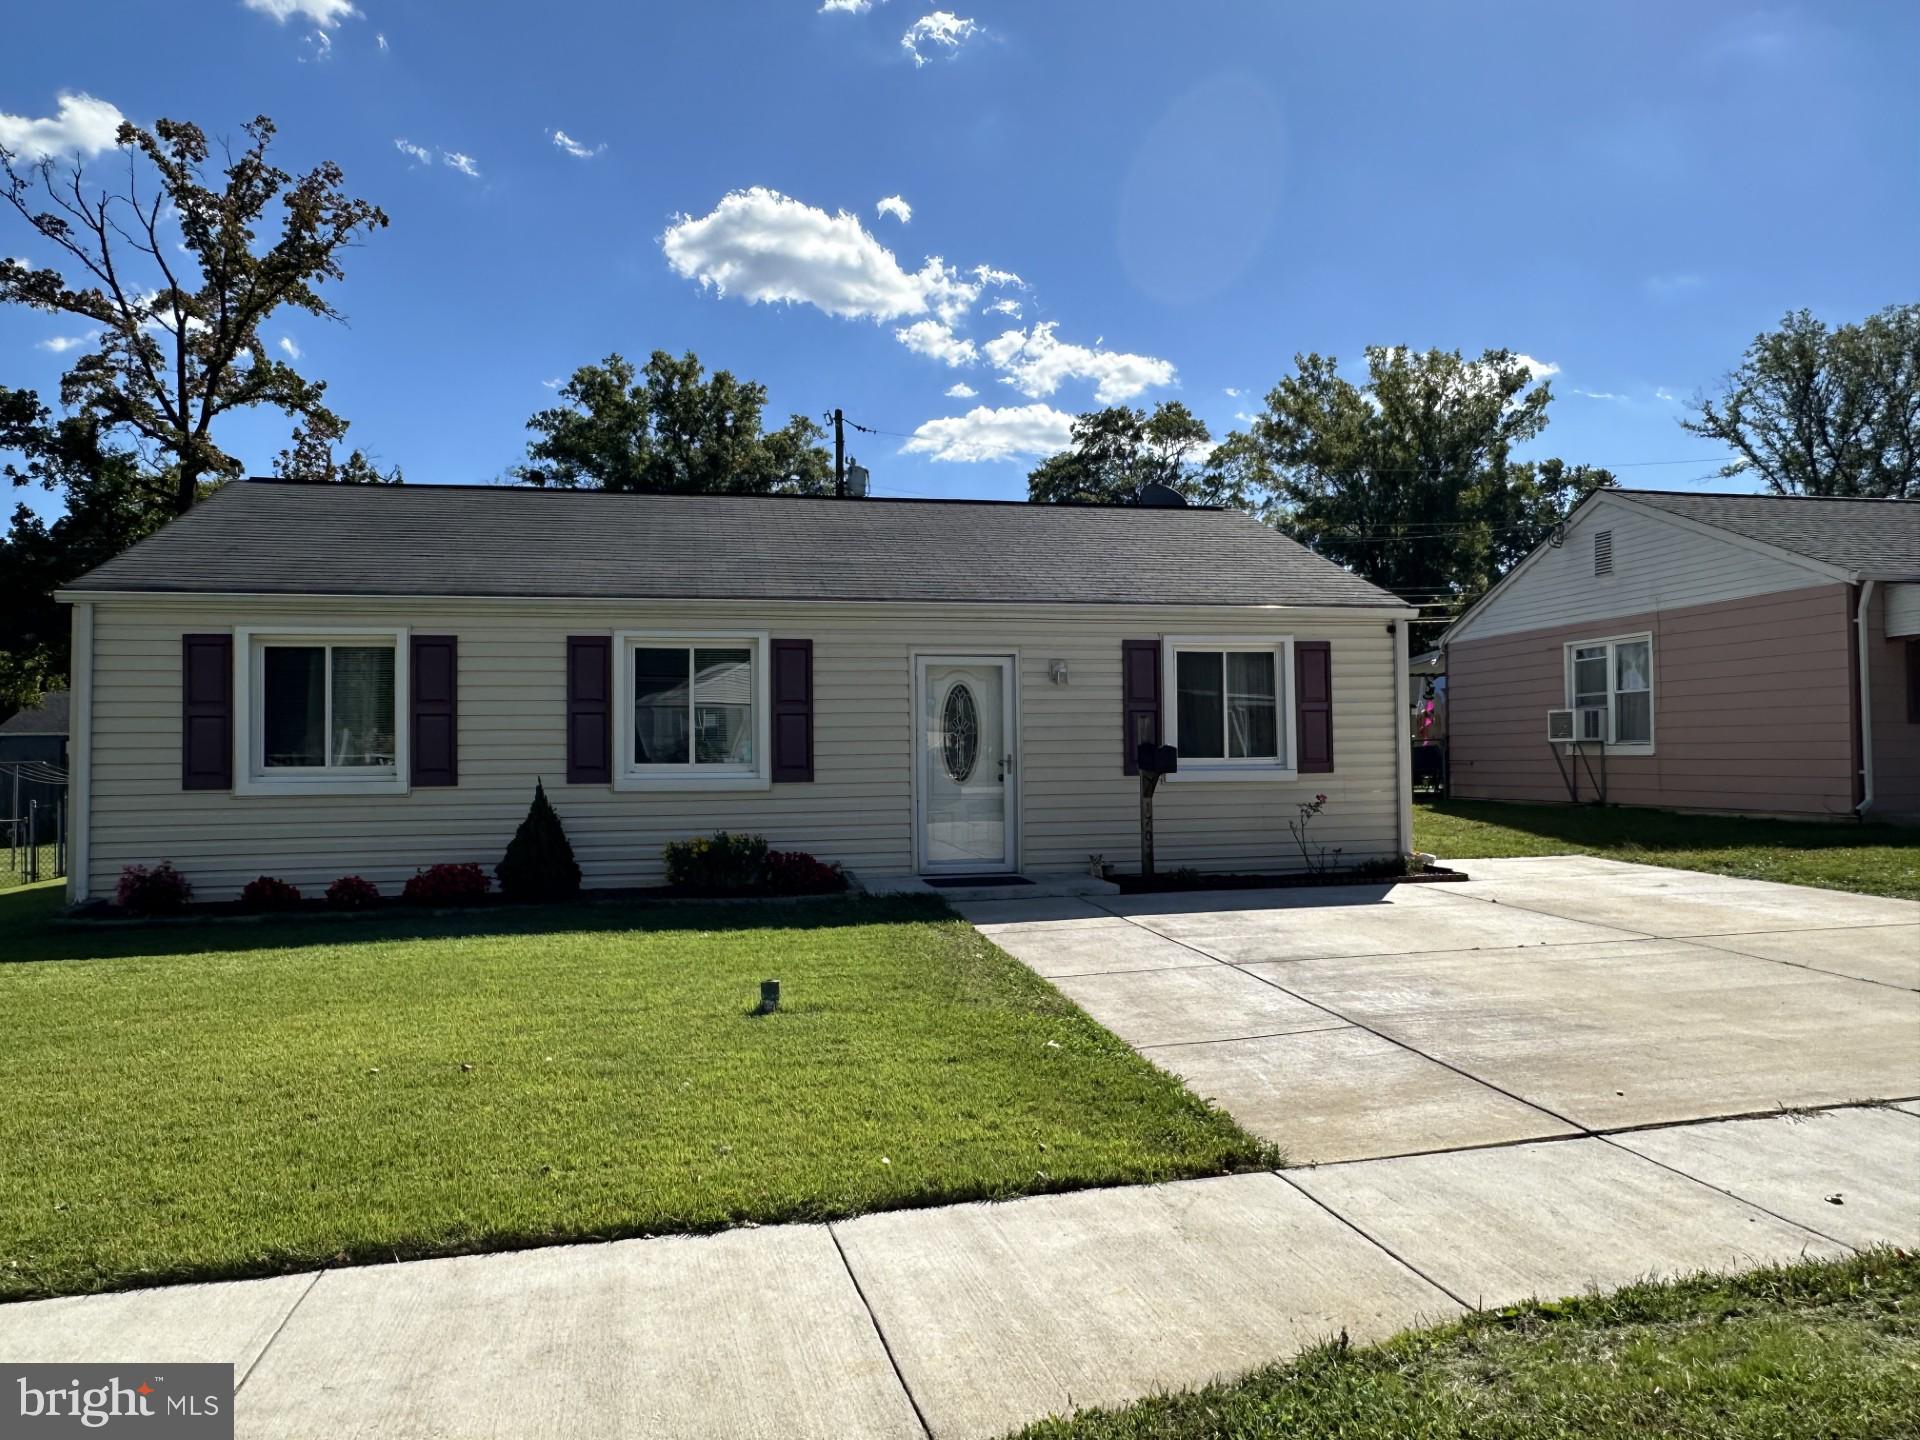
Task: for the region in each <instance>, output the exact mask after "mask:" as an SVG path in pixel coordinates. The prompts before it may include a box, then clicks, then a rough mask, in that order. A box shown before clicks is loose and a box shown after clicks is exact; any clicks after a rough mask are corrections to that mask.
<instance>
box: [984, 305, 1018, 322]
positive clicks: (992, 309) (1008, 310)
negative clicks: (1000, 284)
mask: <svg viewBox="0 0 1920 1440" xmlns="http://www.w3.org/2000/svg"><path fill="white" fill-rule="evenodd" d="M985 313H987V314H988V315H1011V316H1012V317H1013V318H1014V319H1016V320H1018V319H1019V318H1020V302H1019V301H1018V300H996V301H994V302H993V303H992V304H991V305H989V306H987V308H986V312H985Z"/></svg>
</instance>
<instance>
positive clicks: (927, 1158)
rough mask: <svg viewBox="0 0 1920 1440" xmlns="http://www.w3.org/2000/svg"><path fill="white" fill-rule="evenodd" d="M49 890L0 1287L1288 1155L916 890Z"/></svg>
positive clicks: (851, 1204)
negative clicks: (118, 898)
mask: <svg viewBox="0 0 1920 1440" xmlns="http://www.w3.org/2000/svg"><path fill="white" fill-rule="evenodd" d="M59 899H60V896H59V892H58V890H57V888H55V887H53V886H41V887H36V888H32V889H27V890H21V891H16V892H14V893H12V894H10V895H6V896H0V937H4V938H0V957H4V958H5V959H7V960H10V961H18V962H21V963H6V964H0V1017H4V1022H3V1023H4V1043H0V1095H4V1096H5V1097H6V1103H5V1104H4V1105H0V1156H4V1157H5V1163H4V1164H3V1165H0V1299H20V1298H24V1297H27V1296H36V1295H50V1294H58V1293H67V1292H78V1291H88V1290H97V1289H109V1288H116V1287H123V1286H131V1285H140V1284H148V1283H153V1282H156V1281H174V1280H185V1279H190V1278H209V1277H215V1276H236V1275H254V1274H268V1273H273V1272H276V1271H281V1270H289V1269H302V1268H311V1267H316V1266H323V1265H328V1264H333V1263H338V1262H351V1261H375V1260H390V1259H394V1258H397V1257H407V1256H419V1255H433V1254H448V1253H452V1252H459V1251H468V1250H487V1249H499V1248H506V1247H511V1246H519V1245H533V1244H541V1243H546V1242H550V1241H556V1240H563V1239H579V1238H589V1237H608V1236H616V1235H638V1234H647V1233H652V1232H658V1231H672V1230H703V1229H710V1228H716V1227H721V1226H727V1225H734V1224H739V1223H742V1222H745V1221H763V1222H764V1221H777V1220H802V1219H821V1218H825V1217H830V1216H839V1215H849V1214H854V1213H856V1212H859V1211H864V1210H873V1209H879V1208H885V1207H889V1206H900V1205H926V1204H936V1203H940V1202H943V1201H955V1200H964V1199H976V1198H982V1197H996V1196H1008V1195H1016V1194H1024V1193H1030V1192H1034V1191H1043V1190H1063V1189H1071V1188H1075V1187H1079V1186H1086V1185H1103V1184H1118V1183H1127V1182H1137V1181H1146V1180H1163V1179H1168V1178H1172V1177H1175V1176H1189V1175H1207V1174H1216V1173H1220V1172H1222V1171H1227V1170H1233V1169H1239V1168H1245V1167H1248V1166H1252V1165H1256V1164H1265V1163H1273V1162H1274V1161H1275V1160H1276V1159H1277V1157H1275V1156H1274V1155H1272V1154H1270V1153H1269V1152H1268V1150H1267V1149H1266V1147H1264V1146H1262V1145H1261V1143H1260V1142H1258V1141H1256V1140H1254V1139H1253V1138H1252V1137H1250V1136H1248V1135H1247V1134H1245V1133H1244V1132H1243V1131H1241V1130H1240V1129H1239V1128H1238V1127H1237V1126H1235V1125H1234V1124H1233V1123H1232V1121H1230V1120H1228V1119H1227V1118H1226V1116H1225V1115H1224V1114H1223V1113H1221V1112H1219V1111H1217V1110H1214V1109H1212V1108H1211V1107H1209V1106H1207V1105H1205V1104H1203V1103H1202V1102H1201V1101H1199V1100H1198V1099H1196V1098H1195V1097H1194V1096H1192V1095H1191V1094H1189V1093H1188V1092H1187V1091H1186V1090H1184V1089H1183V1088H1182V1087H1181V1086H1180V1085H1179V1084H1178V1083H1177V1082H1175V1081H1174V1080H1172V1079H1171V1078H1170V1077H1168V1076H1167V1075H1165V1074H1164V1073H1163V1072H1161V1071H1159V1070H1156V1069H1154V1068H1153V1067H1152V1066H1151V1065H1149V1064H1147V1062H1145V1061H1144V1060H1142V1059H1140V1058H1139V1057H1138V1056H1136V1055H1135V1054H1134V1053H1133V1052H1132V1051H1130V1050H1129V1049H1128V1048H1127V1047H1126V1046H1125V1045H1123V1044H1121V1043H1120V1042H1119V1041H1118V1040H1116V1039H1114V1038H1113V1036H1111V1035H1109V1034H1108V1033H1107V1032H1106V1031H1105V1030H1103V1029H1101V1028H1100V1027H1099V1026H1097V1025H1095V1024H1094V1023H1093V1022H1092V1021H1091V1020H1089V1019H1088V1018H1087V1017H1086V1016H1085V1015H1084V1014H1082V1013H1081V1012H1080V1011H1079V1010H1078V1009H1076V1008H1075V1007H1074V1006H1073V1005H1071V1004H1069V1003H1068V1002H1067V1001H1066V1000H1064V999H1063V998H1062V997H1061V996H1060V995H1059V993H1058V992H1056V991H1055V990H1054V989H1053V988H1052V987H1051V986H1049V985H1047V984H1046V983H1045V982H1044V981H1042V980H1039V979H1037V978H1036V977H1035V976H1034V975H1033V974H1032V973H1031V972H1029V971H1028V970H1027V969H1026V968H1025V967H1024V966H1022V965H1020V964H1018V963H1017V962H1015V961H1014V960H1012V959H1010V958H1009V957H1008V956H1007V955H1005V954H1004V953H1003V952H1001V951H1000V950H998V949H996V948H995V947H994V946H993V945H992V944H990V943H989V942H987V941H986V940H984V939H983V938H981V936H980V935H979V934H978V933H977V932H975V931H973V930H972V929H971V928H969V927H968V926H966V925H964V924H962V923H961V922H959V921H957V920H954V919H952V918H951V916H950V914H949V912H948V911H947V910H946V909H945V907H944V906H943V905H942V904H940V903H939V902H938V901H916V900H895V901H832V902H822V903H801V904H787V905H777V906H714V905H707V906H699V905H680V906H653V907H647V906H598V907H588V906H580V907H567V908H550V909H530V910H506V909H498V910H488V911H481V912H474V913H471V914H467V915H463V916H455V917H452V918H445V917H430V916H413V917H401V916H397V915H387V916H377V917H366V918H361V919H350V920H342V919H333V918H329V917H324V916H316V917H312V918H285V919H276V920H270V921H262V922H260V923H233V922H227V923H207V922H200V923H193V924H182V925H167V926H150V927H144V928H114V929H93V928H76V927H73V926H62V925H56V924H55V923H53V917H54V915H55V914H56V911H57V906H58V902H59ZM766 977H778V978H779V979H780V981H781V982H782V984H783V987H784V997H783V1007H782V1010H781V1011H780V1013H778V1014H776V1015H773V1016H770V1017H764V1018H761V1017H754V1016H750V1015H749V1013H748V1011H749V1010H750V1008H751V1007H752V1006H753V1005H754V1003H755V1002H756V1000H757V999H758V987H759V982H760V981H761V980H762V979H763V978H766Z"/></svg>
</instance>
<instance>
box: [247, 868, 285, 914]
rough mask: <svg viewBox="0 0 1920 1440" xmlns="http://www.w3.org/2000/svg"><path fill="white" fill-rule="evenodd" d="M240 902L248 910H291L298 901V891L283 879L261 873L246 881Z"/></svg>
mask: <svg viewBox="0 0 1920 1440" xmlns="http://www.w3.org/2000/svg"><path fill="white" fill-rule="evenodd" d="M240 903H241V904H242V905H244V906H246V907H247V909H249V910H291V909H293V908H294V907H295V906H297V905H298V904H299V903H300V892H299V891H298V890H296V889H295V888H294V887H293V886H291V885H289V884H288V883H287V882H286V881H284V880H276V879H274V877H273V876H271V875H262V876H261V877H260V878H259V879H258V880H249V881H248V882H247V888H246V889H244V890H242V891H241V892H240Z"/></svg>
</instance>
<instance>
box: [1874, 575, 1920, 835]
mask: <svg viewBox="0 0 1920 1440" xmlns="http://www.w3.org/2000/svg"><path fill="white" fill-rule="evenodd" d="M1886 606H1887V592H1886V590H1885V588H1884V587H1882V588H1881V590H1880V591H1879V593H1878V594H1876V595H1875V596H1874V598H1873V600H1872V601H1871V602H1870V603H1869V604H1868V607H1867V609H1868V619H1867V667H1868V668H1867V678H1868V682H1869V688H1870V690H1871V691H1872V695H1873V814H1874V816H1875V817H1876V818H1886V819H1898V820H1920V725H1916V724H1914V723H1913V722H1912V720H1910V719H1909V718H1908V715H1907V642H1906V641H1905V640H1904V639H1895V640H1889V639H1888V638H1887V632H1886V616H1887V609H1886Z"/></svg>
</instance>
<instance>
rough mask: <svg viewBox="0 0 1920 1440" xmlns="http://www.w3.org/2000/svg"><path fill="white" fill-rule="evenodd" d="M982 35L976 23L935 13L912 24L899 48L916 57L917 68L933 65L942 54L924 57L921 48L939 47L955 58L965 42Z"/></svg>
mask: <svg viewBox="0 0 1920 1440" xmlns="http://www.w3.org/2000/svg"><path fill="white" fill-rule="evenodd" d="M979 33H980V27H979V25H978V24H976V23H975V22H974V21H972V20H963V19H961V18H960V17H959V16H958V15H956V14H954V13H953V12H952V11H951V10H935V11H934V12H933V13H932V14H930V15H922V16H921V17H920V18H919V19H918V20H916V21H914V22H913V24H911V25H909V26H908V27H907V33H906V34H904V35H902V36H901V37H900V45H901V48H902V49H904V50H905V51H906V52H907V53H908V54H909V55H911V56H912V57H913V63H914V65H915V67H916V68H917V67H919V66H921V65H926V64H929V63H931V62H932V61H933V60H935V59H936V58H938V56H939V53H940V52H939V50H935V51H933V53H932V54H924V53H922V51H921V49H920V47H921V46H922V45H927V46H940V47H943V48H944V49H945V50H946V52H947V53H948V54H949V55H952V54H955V53H957V52H958V51H959V49H960V46H961V45H962V44H963V43H964V42H965V41H967V40H970V39H971V38H972V37H973V36H975V35H977V34H979Z"/></svg>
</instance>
